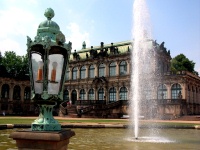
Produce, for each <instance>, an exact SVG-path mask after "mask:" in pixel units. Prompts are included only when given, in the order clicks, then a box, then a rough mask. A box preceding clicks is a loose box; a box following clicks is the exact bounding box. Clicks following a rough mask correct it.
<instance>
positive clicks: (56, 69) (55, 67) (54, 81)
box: [48, 54, 64, 94]
mask: <svg viewBox="0 0 200 150" xmlns="http://www.w3.org/2000/svg"><path fill="white" fill-rule="evenodd" d="M63 63H64V58H63V55H60V54H53V55H49V73H48V80H49V84H48V94H58V92H59V88H60V84H61V83H60V81H61V77H62V70H63Z"/></svg>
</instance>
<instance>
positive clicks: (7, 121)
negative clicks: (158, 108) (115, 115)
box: [0, 117, 128, 124]
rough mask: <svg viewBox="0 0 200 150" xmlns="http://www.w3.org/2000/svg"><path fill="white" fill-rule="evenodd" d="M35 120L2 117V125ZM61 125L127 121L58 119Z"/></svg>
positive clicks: (123, 121) (120, 121)
mask: <svg viewBox="0 0 200 150" xmlns="http://www.w3.org/2000/svg"><path fill="white" fill-rule="evenodd" d="M36 118H37V117H35V118H25V117H23V118H21V117H0V124H31V123H32V122H33V121H34V120H35V119H36ZM56 120H58V122H59V123H102V124H103V123H122V124H127V123H128V121H127V120H122V119H56Z"/></svg>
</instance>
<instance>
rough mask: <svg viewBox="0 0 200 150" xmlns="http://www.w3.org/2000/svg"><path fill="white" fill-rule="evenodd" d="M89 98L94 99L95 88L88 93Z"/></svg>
mask: <svg viewBox="0 0 200 150" xmlns="http://www.w3.org/2000/svg"><path fill="white" fill-rule="evenodd" d="M88 97H89V100H94V90H93V89H90V90H89V93H88Z"/></svg>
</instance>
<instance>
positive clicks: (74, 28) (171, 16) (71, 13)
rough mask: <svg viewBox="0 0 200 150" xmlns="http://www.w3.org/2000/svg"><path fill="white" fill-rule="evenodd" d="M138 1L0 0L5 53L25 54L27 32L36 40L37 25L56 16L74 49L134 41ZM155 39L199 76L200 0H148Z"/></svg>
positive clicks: (0, 30)
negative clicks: (189, 62)
mask: <svg viewBox="0 0 200 150" xmlns="http://www.w3.org/2000/svg"><path fill="white" fill-rule="evenodd" d="M133 3H134V0H0V51H1V53H2V54H4V52H5V51H15V52H16V54H17V55H20V56H22V55H25V54H26V41H27V40H26V36H29V37H31V38H32V39H34V37H35V36H36V33H37V28H38V25H39V24H40V23H41V22H42V21H44V20H46V18H45V16H44V12H45V10H46V8H52V9H53V10H54V12H55V16H54V18H53V19H52V20H53V21H55V22H56V23H57V24H58V25H59V26H60V30H61V31H62V33H63V34H64V35H65V38H66V41H67V42H68V41H71V42H72V52H73V51H74V50H75V49H76V50H79V49H81V48H82V42H83V41H85V42H86V47H91V46H98V45H100V42H104V43H105V44H110V43H112V42H113V43H115V42H122V41H127V40H131V39H133V35H132V29H133V24H134V23H133ZM146 3H147V7H148V11H149V14H150V21H151V26H152V34H153V37H152V38H153V39H154V40H157V43H159V44H160V43H162V42H163V41H164V42H165V47H166V48H167V50H170V52H171V57H172V58H173V57H175V56H177V55H179V54H181V53H182V54H184V55H185V56H186V57H187V58H188V59H189V60H192V61H193V62H195V63H196V64H195V70H196V71H198V72H199V74H200V0H146Z"/></svg>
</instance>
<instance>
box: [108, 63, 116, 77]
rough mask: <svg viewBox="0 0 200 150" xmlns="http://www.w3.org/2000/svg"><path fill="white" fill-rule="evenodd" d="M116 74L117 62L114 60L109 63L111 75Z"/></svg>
mask: <svg viewBox="0 0 200 150" xmlns="http://www.w3.org/2000/svg"><path fill="white" fill-rule="evenodd" d="M115 75H116V63H115V62H112V63H110V65H109V76H115Z"/></svg>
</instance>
